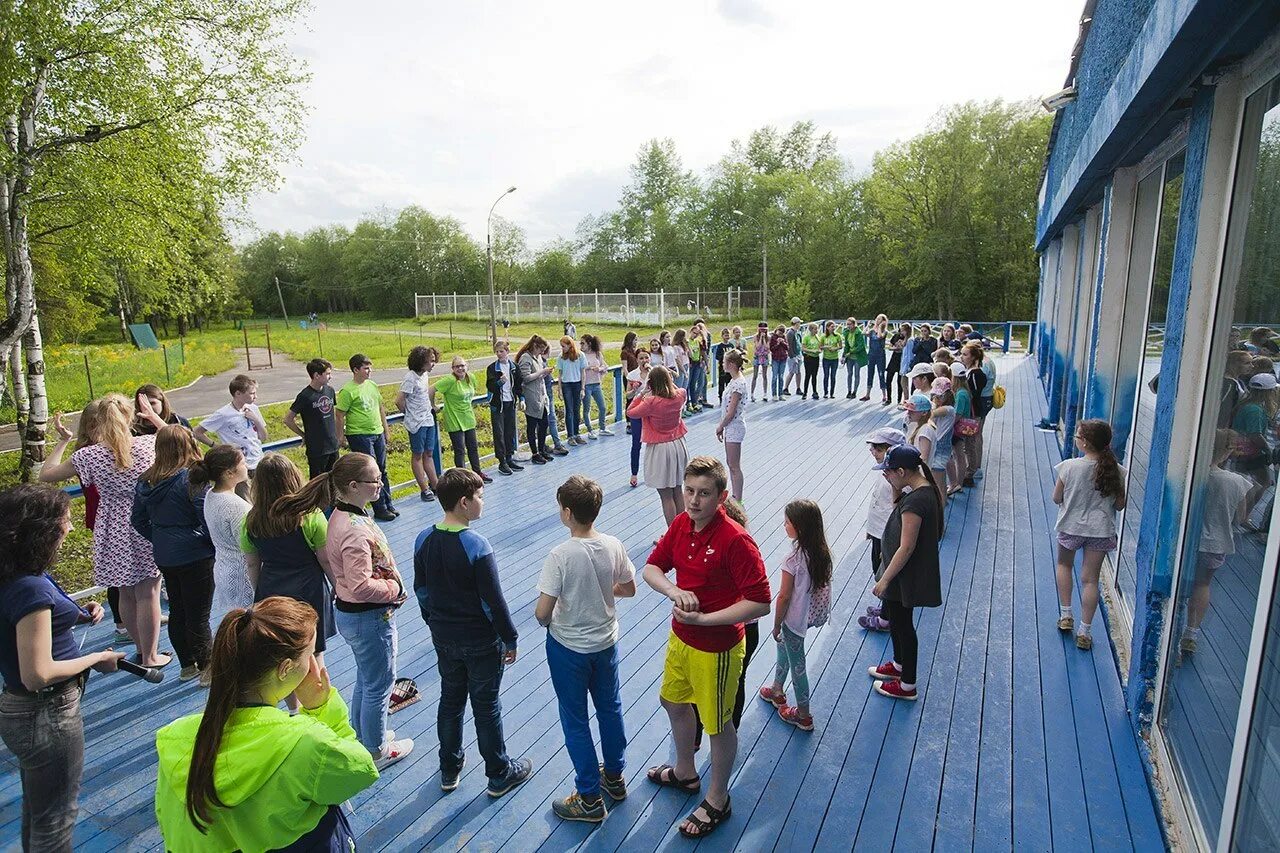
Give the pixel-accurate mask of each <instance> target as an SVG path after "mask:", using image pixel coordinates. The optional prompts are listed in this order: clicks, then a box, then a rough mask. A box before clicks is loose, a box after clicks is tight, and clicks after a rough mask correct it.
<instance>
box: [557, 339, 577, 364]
mask: <svg viewBox="0 0 1280 853" xmlns="http://www.w3.org/2000/svg"><path fill="white" fill-rule="evenodd" d="M560 346H562V347H565V348H567V349H568V351H569V354H568V355H566V356H565V358H567V359H568V360H569V361H577V360H578V356H579V354H580V353H579V352H578V342H577V341H575V340H574V339H573V338H571V337H569V336H568V335H565V336H564V337H563V338H561V339H560Z"/></svg>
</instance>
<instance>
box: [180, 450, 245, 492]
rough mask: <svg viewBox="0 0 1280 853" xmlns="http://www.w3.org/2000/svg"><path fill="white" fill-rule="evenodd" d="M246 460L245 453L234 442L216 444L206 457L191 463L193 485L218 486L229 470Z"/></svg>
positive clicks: (193, 486) (194, 486)
mask: <svg viewBox="0 0 1280 853" xmlns="http://www.w3.org/2000/svg"><path fill="white" fill-rule="evenodd" d="M242 461H244V454H243V453H241V452H240V448H238V447H236V446H235V445H234V444H215V445H214V446H213V447H210V448H209V451H208V452H207V453H205V455H204V458H203V459H200V460H197V461H195V462H193V463H191V468H190V470H191V487H192V488H196V487H198V486H204V485H210V486H216V485H217V484H218V481H219V480H221V479H222V478H223V477H224V476H226V474H227V472H228V471H234V470H235V468H236V466H237V465H239V464H240V463H241V462H242Z"/></svg>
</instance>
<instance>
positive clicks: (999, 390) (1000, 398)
mask: <svg viewBox="0 0 1280 853" xmlns="http://www.w3.org/2000/svg"><path fill="white" fill-rule="evenodd" d="M1005 393H1006V392H1005V390H1004V386H1003V385H997V386H996V390H995V392H994V393H993V394H992V395H991V406H992V408H995V409H1003V408H1004V398H1005Z"/></svg>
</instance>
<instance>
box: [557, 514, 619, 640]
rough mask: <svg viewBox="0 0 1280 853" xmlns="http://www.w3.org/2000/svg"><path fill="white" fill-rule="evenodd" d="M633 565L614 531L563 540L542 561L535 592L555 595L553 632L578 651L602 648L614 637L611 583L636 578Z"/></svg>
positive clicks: (615, 618) (615, 629)
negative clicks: (592, 537) (612, 533)
mask: <svg viewBox="0 0 1280 853" xmlns="http://www.w3.org/2000/svg"><path fill="white" fill-rule="evenodd" d="M635 577H636V567H635V566H634V565H632V563H631V558H630V557H628V556H627V549H626V548H624V547H623V546H622V543H621V542H619V541H618V539H617V538H616V537H614V536H610V535H608V534H606V533H599V534H597V535H596V538H594V539H570V540H569V541H567V542H562V543H560V544H559V545H557V546H556V547H555V548H552V549H551V553H549V554H547V558H546V560H544V561H543V563H542V576H541V577H539V578H538V592H541V593H544V594H546V595H550V596H553V597H555V599H556V607H555V610H553V611H552V613H551V625H550V626H549V627H550V631H551V636H553V637H555V639H556V642H558V643H560V644H561V645H562V646H564V647H565V648H567V649H570V650H572V651H575V652H579V653H581V654H591V653H592V652H599V651H603V650H605V649H607V648H609V647H610V646H612V645H613V644H614V643H616V642H618V618H617V610H616V608H615V606H614V598H613V585H614V584H615V583H627V582H628V581H634V580H635Z"/></svg>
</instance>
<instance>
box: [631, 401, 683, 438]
mask: <svg viewBox="0 0 1280 853" xmlns="http://www.w3.org/2000/svg"><path fill="white" fill-rule="evenodd" d="M686 396H687V395H686V393H685V390H684V389H683V388H677V389H676V395H675V396H674V397H671V398H667V397H658V396H656V395H645V396H644V397H637V398H636V399H634V400H632V401H631V405H630V406H627V417H629V418H640V425H641V431H640V440H641V441H642V442H644V443H645V444H661V443H662V442H664V441H675V440H676V439H677V438H683V437H684V434H685V433H687V432H688V431H689V430H688V428H687V427H686V426H685V425H684V419H683V418H681V417H680V413H681V412H683V411H684V401H685V398H686Z"/></svg>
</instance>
